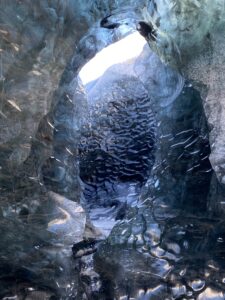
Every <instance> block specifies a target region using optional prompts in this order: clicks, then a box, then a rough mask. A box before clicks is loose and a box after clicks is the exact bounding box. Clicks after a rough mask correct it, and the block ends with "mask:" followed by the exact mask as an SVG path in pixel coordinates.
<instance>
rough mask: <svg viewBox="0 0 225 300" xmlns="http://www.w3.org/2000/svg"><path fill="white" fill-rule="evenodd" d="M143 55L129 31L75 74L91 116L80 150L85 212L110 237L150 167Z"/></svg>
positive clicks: (151, 125)
mask: <svg viewBox="0 0 225 300" xmlns="http://www.w3.org/2000/svg"><path fill="white" fill-rule="evenodd" d="M146 55H150V51H149V49H148V46H147V43H146V41H145V39H144V38H143V37H142V36H141V35H140V34H139V33H138V32H136V31H132V32H131V33H129V34H127V35H126V36H125V37H123V38H122V39H120V40H119V41H117V42H115V43H113V44H111V45H109V46H108V47H106V48H104V49H103V50H101V51H100V52H99V53H97V54H96V56H95V57H94V58H93V59H91V60H90V61H89V62H88V63H87V64H86V65H85V66H84V67H83V68H82V69H81V71H80V73H79V77H80V79H81V81H82V83H83V85H84V88H85V92H86V94H87V103H88V111H89V113H88V122H87V124H86V126H85V127H84V130H83V132H82V137H81V142H80V145H79V153H80V164H79V165H80V178H81V180H82V181H83V183H84V187H83V193H84V197H85V206H86V207H88V208H89V209H90V217H91V219H92V221H93V223H94V225H95V226H97V227H99V228H100V229H101V230H102V231H107V233H108V234H109V232H110V230H111V229H112V227H113V225H115V221H116V220H120V219H123V217H124V215H125V211H126V209H127V207H129V206H135V205H137V204H138V199H139V195H140V190H141V188H142V186H143V185H144V184H145V182H146V181H147V178H148V177H149V175H150V172H151V167H152V165H153V163H154V144H155V122H154V113H153V111H152V108H151V99H150V97H149V95H148V91H147V89H146V88H145V86H144V85H143V82H142V80H141V78H140V76H138V75H137V72H136V69H137V67H138V66H140V65H141V64H143V60H144V58H145V57H146Z"/></svg>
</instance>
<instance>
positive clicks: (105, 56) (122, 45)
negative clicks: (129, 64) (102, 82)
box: [79, 32, 146, 85]
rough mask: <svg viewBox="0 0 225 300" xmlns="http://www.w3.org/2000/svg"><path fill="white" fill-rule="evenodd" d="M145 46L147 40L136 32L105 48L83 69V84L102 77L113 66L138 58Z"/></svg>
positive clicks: (81, 73) (81, 75)
mask: <svg viewBox="0 0 225 300" xmlns="http://www.w3.org/2000/svg"><path fill="white" fill-rule="evenodd" d="M145 44H146V41H145V39H144V38H143V37H142V36H141V35H140V34H139V33H138V32H134V33H132V34H130V35H128V36H127V37H125V38H123V39H122V40H120V41H118V42H116V43H114V44H111V45H110V46H108V47H106V48H104V49H103V50H102V51H100V52H99V53H97V54H96V56H95V57H94V58H93V59H91V60H90V61H89V62H88V63H87V64H86V65H85V66H84V67H83V68H82V69H81V71H80V73H79V75H80V78H81V80H82V82H83V84H84V85H86V84H87V83H89V82H91V81H93V80H96V79H97V78H99V77H101V76H102V75H103V74H104V72H105V71H106V70H107V69H108V68H109V67H111V66H112V65H115V64H118V63H122V62H125V61H127V60H129V59H132V58H135V57H138V56H139V55H140V54H141V52H142V50H143V47H144V45H145Z"/></svg>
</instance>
